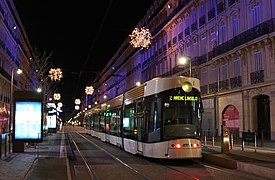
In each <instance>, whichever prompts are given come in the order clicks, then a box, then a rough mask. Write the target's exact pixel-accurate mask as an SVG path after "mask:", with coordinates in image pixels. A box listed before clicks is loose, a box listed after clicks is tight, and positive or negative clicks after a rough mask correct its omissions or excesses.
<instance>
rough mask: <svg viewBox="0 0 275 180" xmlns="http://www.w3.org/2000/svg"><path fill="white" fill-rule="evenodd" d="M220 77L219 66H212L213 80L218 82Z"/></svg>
mask: <svg viewBox="0 0 275 180" xmlns="http://www.w3.org/2000/svg"><path fill="white" fill-rule="evenodd" d="M218 77H219V74H218V68H217V67H214V68H212V77H211V78H212V82H213V83H215V82H218V79H219V78H218Z"/></svg>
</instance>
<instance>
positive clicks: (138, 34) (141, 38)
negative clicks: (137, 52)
mask: <svg viewBox="0 0 275 180" xmlns="http://www.w3.org/2000/svg"><path fill="white" fill-rule="evenodd" d="M129 36H130V38H131V41H130V44H132V45H133V47H134V48H138V47H141V48H146V49H148V47H149V45H150V44H151V39H152V35H151V33H150V31H149V29H147V28H145V27H142V28H135V29H134V30H133V32H132V34H131V35H129Z"/></svg>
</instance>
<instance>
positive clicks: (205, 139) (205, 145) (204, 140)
mask: <svg viewBox="0 0 275 180" xmlns="http://www.w3.org/2000/svg"><path fill="white" fill-rule="evenodd" d="M204 145H205V146H206V136H204Z"/></svg>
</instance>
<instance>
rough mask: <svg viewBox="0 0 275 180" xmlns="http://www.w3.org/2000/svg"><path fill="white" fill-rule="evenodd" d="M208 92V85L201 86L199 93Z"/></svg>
mask: <svg viewBox="0 0 275 180" xmlns="http://www.w3.org/2000/svg"><path fill="white" fill-rule="evenodd" d="M207 93H208V85H204V86H201V94H207Z"/></svg>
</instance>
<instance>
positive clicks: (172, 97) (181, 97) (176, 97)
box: [169, 96, 199, 101]
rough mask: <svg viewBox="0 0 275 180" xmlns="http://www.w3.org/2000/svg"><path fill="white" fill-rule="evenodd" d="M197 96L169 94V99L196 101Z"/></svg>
mask: <svg viewBox="0 0 275 180" xmlns="http://www.w3.org/2000/svg"><path fill="white" fill-rule="evenodd" d="M198 99H199V98H198V97H197V96H169V100H170V101H198Z"/></svg>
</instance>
